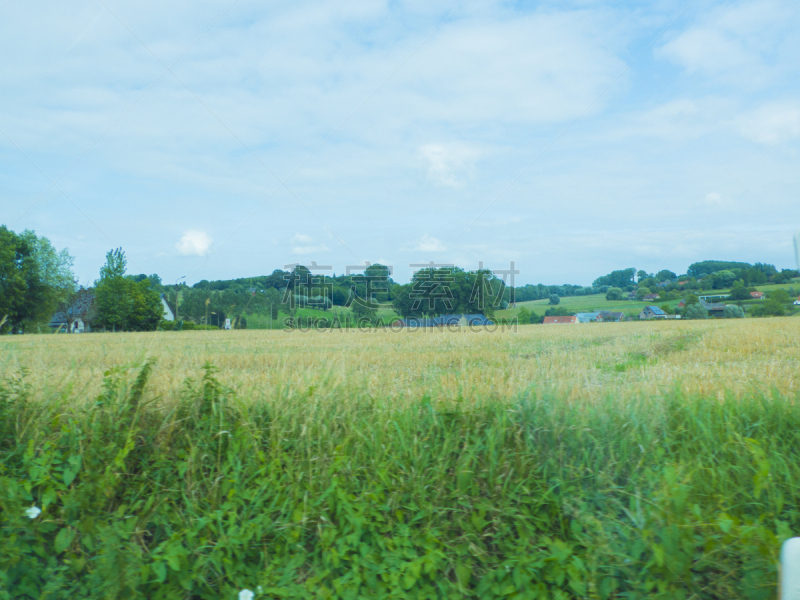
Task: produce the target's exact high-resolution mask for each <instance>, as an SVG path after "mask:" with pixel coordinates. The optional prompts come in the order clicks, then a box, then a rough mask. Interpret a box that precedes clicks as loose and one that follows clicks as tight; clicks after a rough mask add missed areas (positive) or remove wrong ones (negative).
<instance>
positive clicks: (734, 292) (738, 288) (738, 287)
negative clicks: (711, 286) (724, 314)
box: [730, 280, 751, 300]
mask: <svg viewBox="0 0 800 600" xmlns="http://www.w3.org/2000/svg"><path fill="white" fill-rule="evenodd" d="M730 297H731V300H750V298H751V296H750V290H749V289H747V287H745V285H744V281H741V280H739V281H737V282H735V283H734V284H733V287H732V288H731V294H730Z"/></svg>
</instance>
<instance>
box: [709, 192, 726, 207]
mask: <svg viewBox="0 0 800 600" xmlns="http://www.w3.org/2000/svg"><path fill="white" fill-rule="evenodd" d="M706 203H707V204H711V205H712V206H720V205H721V204H722V194H720V193H719V192H709V193H708V194H706Z"/></svg>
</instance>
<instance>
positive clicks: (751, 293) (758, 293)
mask: <svg viewBox="0 0 800 600" xmlns="http://www.w3.org/2000/svg"><path fill="white" fill-rule="evenodd" d="M750 295H751V296H752V297H753V298H761V297H762V296H763V295H764V292H750Z"/></svg>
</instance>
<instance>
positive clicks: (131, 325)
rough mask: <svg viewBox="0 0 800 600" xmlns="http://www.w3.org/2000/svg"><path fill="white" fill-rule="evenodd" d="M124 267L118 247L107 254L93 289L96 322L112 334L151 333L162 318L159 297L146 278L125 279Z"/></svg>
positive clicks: (122, 256) (123, 258)
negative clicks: (125, 332) (112, 332)
mask: <svg viewBox="0 0 800 600" xmlns="http://www.w3.org/2000/svg"><path fill="white" fill-rule="evenodd" d="M126 268H127V260H126V258H125V253H124V252H123V251H122V249H121V248H117V249H115V250H111V251H109V252H108V253H107V254H106V264H105V265H103V267H102V268H101V269H100V279H99V280H98V281H97V282H96V289H95V298H96V303H97V323H98V324H99V325H102V326H103V327H106V328H107V329H111V330H113V331H116V330H120V331H153V330H155V329H156V327H157V326H158V323H159V322H160V321H161V317H162V316H163V308H162V306H161V298H160V297H159V295H158V293H157V292H156V291H155V290H153V289H152V287H151V284H150V280H149V279H143V280H141V281H135V280H134V279H133V278H131V277H126V276H125V270H126Z"/></svg>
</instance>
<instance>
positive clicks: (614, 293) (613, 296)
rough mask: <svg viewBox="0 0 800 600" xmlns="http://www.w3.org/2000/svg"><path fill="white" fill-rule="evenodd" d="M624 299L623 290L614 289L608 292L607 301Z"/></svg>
mask: <svg viewBox="0 0 800 600" xmlns="http://www.w3.org/2000/svg"><path fill="white" fill-rule="evenodd" d="M621 299H622V289H621V288H618V287H612V288H610V289H609V290H608V291H607V292H606V300H621Z"/></svg>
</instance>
